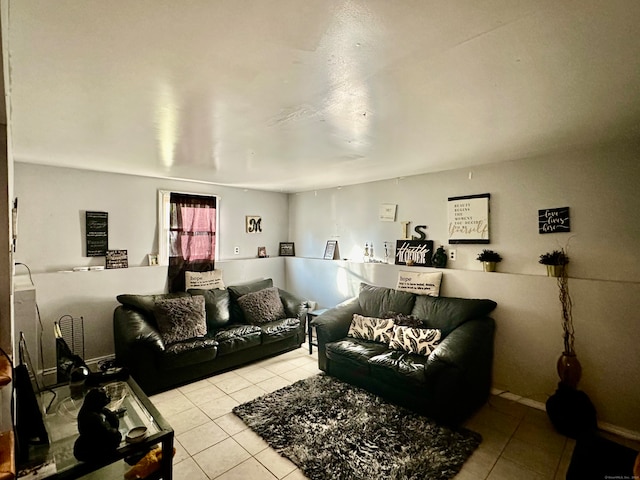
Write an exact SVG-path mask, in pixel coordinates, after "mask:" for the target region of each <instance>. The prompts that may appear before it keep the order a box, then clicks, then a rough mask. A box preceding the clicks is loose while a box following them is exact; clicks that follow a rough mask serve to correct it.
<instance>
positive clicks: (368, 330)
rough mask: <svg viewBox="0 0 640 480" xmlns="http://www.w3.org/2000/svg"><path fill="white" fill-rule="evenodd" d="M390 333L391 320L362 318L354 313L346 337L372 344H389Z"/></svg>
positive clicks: (391, 329) (391, 330)
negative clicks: (367, 341)
mask: <svg viewBox="0 0 640 480" xmlns="http://www.w3.org/2000/svg"><path fill="white" fill-rule="evenodd" d="M392 333H393V319H391V318H374V317H363V316H362V315H358V314H357V313H354V314H353V319H352V320H351V325H349V332H348V333H347V336H348V337H352V338H360V339H362V340H371V341H373V342H380V343H389V342H390V341H391V335H392Z"/></svg>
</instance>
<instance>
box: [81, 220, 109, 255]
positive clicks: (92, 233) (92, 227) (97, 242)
mask: <svg viewBox="0 0 640 480" xmlns="http://www.w3.org/2000/svg"><path fill="white" fill-rule="evenodd" d="M85 220H86V226H87V228H86V240H87V255H86V256H87V257H104V255H105V252H106V251H107V249H108V248H109V231H108V230H109V214H108V213H107V212H86V218H85Z"/></svg>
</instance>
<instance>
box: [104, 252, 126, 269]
mask: <svg viewBox="0 0 640 480" xmlns="http://www.w3.org/2000/svg"><path fill="white" fill-rule="evenodd" d="M106 267H107V268H128V267H129V259H128V257H127V251H126V250H107V258H106Z"/></svg>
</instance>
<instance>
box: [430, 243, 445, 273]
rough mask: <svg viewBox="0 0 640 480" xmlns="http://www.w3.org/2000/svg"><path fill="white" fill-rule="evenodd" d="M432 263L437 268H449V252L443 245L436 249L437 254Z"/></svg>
mask: <svg viewBox="0 0 640 480" xmlns="http://www.w3.org/2000/svg"><path fill="white" fill-rule="evenodd" d="M431 263H432V264H433V266H434V267H436V268H444V267H446V266H447V252H445V251H444V247H443V246H442V245H440V246H439V247H438V248H437V249H436V253H434V254H433V258H432V259H431Z"/></svg>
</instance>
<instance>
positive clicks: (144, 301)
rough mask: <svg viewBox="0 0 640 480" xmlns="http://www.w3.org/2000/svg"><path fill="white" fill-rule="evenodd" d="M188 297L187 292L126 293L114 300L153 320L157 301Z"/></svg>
mask: <svg viewBox="0 0 640 480" xmlns="http://www.w3.org/2000/svg"><path fill="white" fill-rule="evenodd" d="M188 296H189V294H188V293H187V292H175V293H158V294H155V295H133V294H128V293H127V294H122V295H118V296H117V297H116V299H117V300H118V301H119V302H120V303H121V304H123V305H124V306H125V307H129V308H135V309H136V310H140V311H141V312H142V313H144V314H145V315H148V316H150V317H151V318H153V314H154V308H155V306H156V302H157V301H158V300H163V299H167V298H180V297H188Z"/></svg>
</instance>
